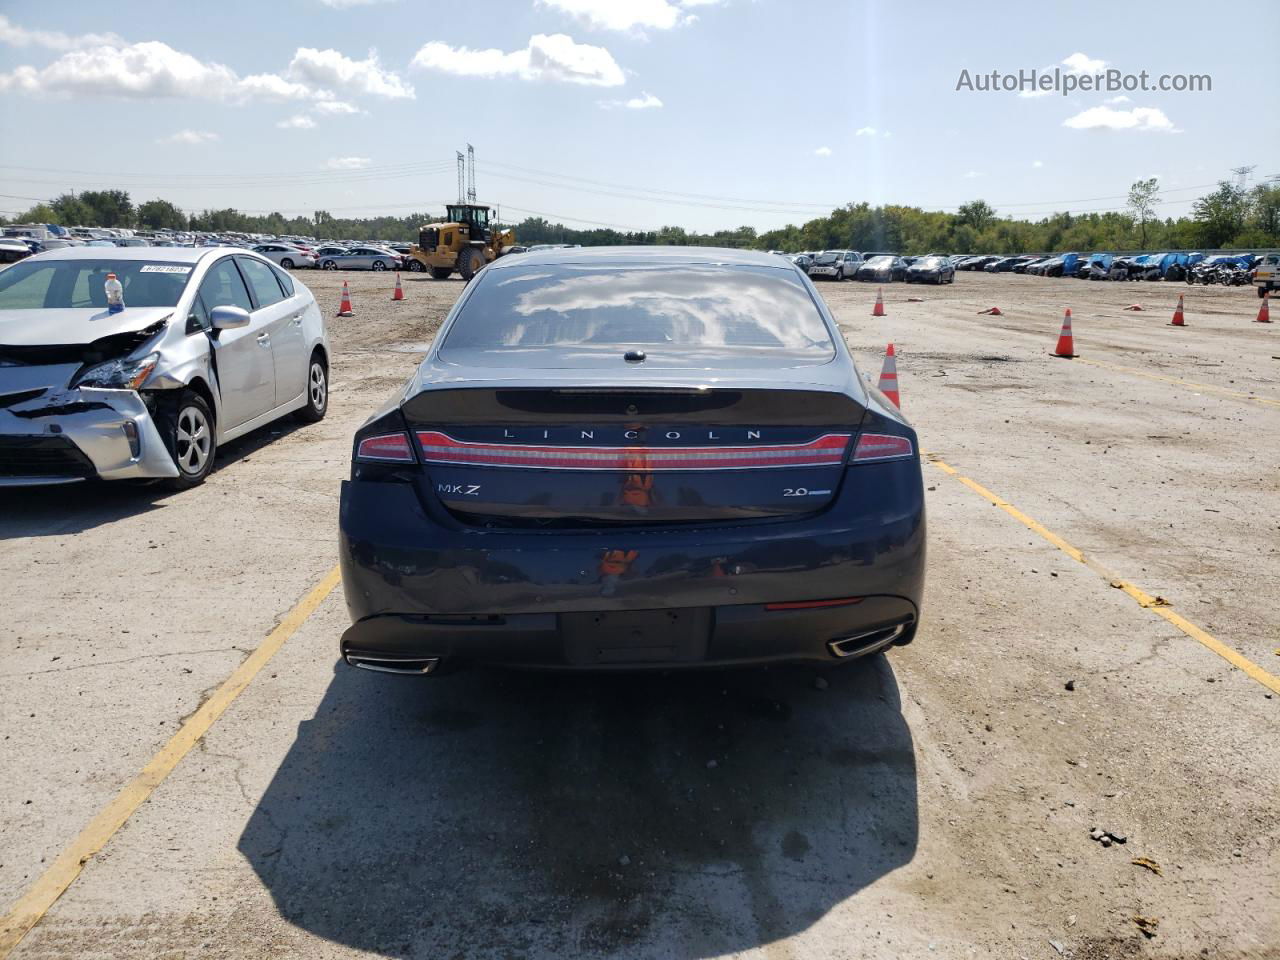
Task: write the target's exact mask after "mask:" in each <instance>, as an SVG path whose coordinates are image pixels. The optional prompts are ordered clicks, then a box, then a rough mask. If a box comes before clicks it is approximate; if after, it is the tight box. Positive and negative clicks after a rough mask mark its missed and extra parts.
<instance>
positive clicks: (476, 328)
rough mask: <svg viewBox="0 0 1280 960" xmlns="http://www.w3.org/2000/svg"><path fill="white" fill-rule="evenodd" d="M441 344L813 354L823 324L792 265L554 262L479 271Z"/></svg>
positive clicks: (824, 339) (817, 353) (824, 350)
mask: <svg viewBox="0 0 1280 960" xmlns="http://www.w3.org/2000/svg"><path fill="white" fill-rule="evenodd" d="M477 284H478V285H477V287H476V289H475V291H474V292H473V293H472V294H471V296H470V297H469V298H468V299H467V301H466V303H465V305H464V306H463V308H462V312H461V313H460V314H459V316H458V317H457V319H456V320H455V321H454V323H453V326H452V327H451V328H450V330H449V333H448V336H447V337H446V339H445V342H444V346H443V350H444V351H445V352H449V351H454V350H486V351H490V352H493V351H499V352H501V351H510V352H511V353H513V354H514V353H520V352H528V351H530V350H537V349H540V348H553V349H566V348H578V349H581V350H584V351H589V350H594V349H596V348H598V349H599V350H601V351H609V352H614V351H617V349H618V348H619V347H624V348H625V347H629V346H632V345H635V346H639V347H645V348H648V349H649V350H650V352H662V353H664V354H671V353H678V352H680V351H681V350H696V351H700V352H705V351H707V350H711V351H712V352H715V351H716V350H720V349H724V350H725V352H734V353H737V352H741V351H758V352H760V353H762V354H768V355H770V356H774V355H786V356H789V357H791V358H794V359H803V360H809V361H822V360H827V359H830V358H831V357H833V356H834V355H835V348H834V346H833V345H832V342H831V338H830V336H829V335H828V333H827V328H826V324H825V323H824V322H823V320H822V315H821V314H820V313H819V312H818V308H817V305H816V304H815V303H814V302H813V298H812V297H811V296H810V295H809V293H808V291H807V290H806V289H805V288H804V286H803V284H802V283H801V281H800V278H799V275H798V274H797V273H795V272H794V271H793V270H792V269H791V268H782V269H779V268H777V267H755V266H722V265H713V264H681V265H671V264H661V265H626V266H620V265H616V264H611V265H590V266H588V265H582V264H555V265H544V266H533V265H531V266H528V267H513V268H507V269H500V270H486V271H484V273H482V274H481V275H480V277H479V278H477Z"/></svg>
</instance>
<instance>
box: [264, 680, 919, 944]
mask: <svg viewBox="0 0 1280 960" xmlns="http://www.w3.org/2000/svg"><path fill="white" fill-rule="evenodd" d="M825 676H826V679H827V681H828V682H829V687H827V688H826V689H819V687H820V686H821V684H815V682H814V673H813V671H811V670H804V669H800V668H774V669H769V670H752V671H735V672H724V673H698V674H683V675H680V674H677V675H674V676H672V675H667V676H661V675H629V676H628V675H622V676H616V675H614V676H548V675H541V674H525V673H516V672H506V671H473V672H469V673H464V674H458V675H454V676H449V677H441V678H439V679H436V680H430V681H425V682H422V681H417V680H413V679H406V678H401V677H385V676H378V675H373V674H368V673H362V672H360V671H356V670H352V669H350V668H348V667H345V666H339V667H338V668H337V671H336V673H335V675H334V679H333V682H332V683H331V684H330V686H329V689H328V691H327V692H326V695H325V697H324V700H323V701H322V703H321V704H320V707H319V709H318V710H317V712H316V714H315V716H314V717H313V718H312V719H310V720H307V721H304V722H303V723H302V724H300V725H299V729H298V737H297V740H296V741H295V742H294V744H293V745H292V747H291V748H290V750H289V753H288V755H287V756H286V758H285V760H284V762H283V763H282V765H281V767H280V769H279V770H278V771H277V772H276V774H275V776H274V778H273V780H272V782H271V784H270V786H269V787H268V789H267V791H266V793H265V794H264V796H263V797H262V799H261V801H260V803H259V804H258V806H257V807H256V808H255V810H254V813H253V814H252V816H251V818H250V821H249V823H248V825H247V826H246V828H245V831H244V833H243V835H242V836H241V838H240V841H239V850H240V852H241V853H242V854H243V855H244V856H245V857H246V858H247V859H248V861H249V863H250V864H252V866H253V868H254V870H255V871H256V872H257V873H258V875H259V876H260V877H261V880H262V882H263V884H264V885H265V886H266V888H267V889H268V890H269V891H270V893H271V895H272V897H273V899H274V901H275V904H276V906H277V908H278V909H279V911H280V913H281V915H282V916H283V917H284V918H285V919H286V920H287V921H288V922H290V923H292V924H295V925H296V926H298V927H299V928H301V929H303V930H306V931H308V932H309V933H311V934H314V935H317V936H321V937H324V938H326V939H328V940H331V941H335V942H337V943H340V944H344V945H346V946H349V947H353V948H357V949H360V950H364V951H370V952H373V953H377V954H381V955H384V956H391V957H402V956H407V957H424V958H425V957H432V958H434V957H447V956H467V957H482V956H483V957H487V956H493V957H508V956H517V955H519V956H528V957H533V956H547V957H560V956H568V955H582V954H595V955H606V956H608V955H619V956H621V955H625V956H680V957H711V956H719V955H723V954H730V953H735V952H737V951H741V950H746V949H749V948H751V947H755V946H759V945H762V944H767V943H771V942H773V941H776V940H779V939H781V938H784V937H787V936H789V935H791V934H793V933H796V932H798V931H801V930H804V929H806V928H808V927H809V926H811V925H812V924H813V923H815V922H816V921H817V920H819V919H820V918H822V917H823V916H824V915H825V914H826V913H827V912H828V911H830V910H831V909H832V908H833V907H835V906H836V905H838V904H839V903H841V902H842V901H844V900H846V899H848V898H849V897H851V896H853V895H854V894H856V893H857V892H858V891H859V890H861V889H862V888H864V887H866V886H867V885H868V884H870V883H872V882H874V881H876V880H877V879H879V878H880V877H883V876H884V875H886V874H887V873H889V872H891V871H893V870H894V869H896V868H898V867H900V866H902V865H904V864H906V863H908V862H909V861H910V860H911V858H912V857H913V855H914V853H915V849H916V842H917V833H918V826H917V809H916V770H915V758H914V753H913V749H912V739H911V733H910V731H909V729H908V728H907V724H906V721H905V720H904V719H903V717H902V714H901V712H900V701H899V695H898V689H897V683H896V680H895V678H894V675H893V671H892V669H891V668H890V667H889V665H888V661H887V660H886V659H885V658H884V657H879V656H878V657H874V658H872V659H871V660H869V661H867V662H866V663H862V664H853V665H850V666H848V667H846V668H842V669H836V670H832V671H830V672H829V673H827V674H826V675H825Z"/></svg>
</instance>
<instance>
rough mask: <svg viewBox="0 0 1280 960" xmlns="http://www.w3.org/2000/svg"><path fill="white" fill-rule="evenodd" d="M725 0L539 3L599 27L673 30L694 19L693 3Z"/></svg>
mask: <svg viewBox="0 0 1280 960" xmlns="http://www.w3.org/2000/svg"><path fill="white" fill-rule="evenodd" d="M720 2H722V0H537V3H538V5H539V6H543V7H551V8H552V9H554V10H559V11H560V12H561V13H567V14H569V15H570V16H572V17H576V18H577V19H578V20H581V21H582V22H583V23H585V24H586V25H587V26H589V27H591V28H593V29H596V30H645V29H650V30H670V29H671V28H673V27H679V26H683V25H686V24H690V23H693V22H694V21H695V20H697V19H698V17H697V15H696V14H692V13H686V12H685V9H686V8H689V7H703V6H710V5H711V4H714V3H720Z"/></svg>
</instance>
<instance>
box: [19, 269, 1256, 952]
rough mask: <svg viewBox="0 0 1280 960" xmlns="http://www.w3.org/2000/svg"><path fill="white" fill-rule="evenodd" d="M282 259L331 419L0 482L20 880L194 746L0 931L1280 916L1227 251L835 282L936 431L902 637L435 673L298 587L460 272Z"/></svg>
mask: <svg viewBox="0 0 1280 960" xmlns="http://www.w3.org/2000/svg"><path fill="white" fill-rule="evenodd" d="M299 276H300V277H301V278H302V279H303V280H304V281H305V282H306V283H307V284H308V285H309V286H311V288H312V289H313V290H314V291H315V293H316V295H317V297H318V298H319V299H320V301H321V304H322V306H323V307H324V309H325V312H326V314H327V315H328V316H329V317H330V318H331V319H330V321H329V330H330V336H331V338H332V343H333V350H334V357H333V370H332V392H331V406H330V411H329V416H328V417H327V419H325V420H324V421H323V422H322V423H320V424H318V425H315V426H306V427H304V426H301V425H297V424H294V423H292V422H285V423H281V424H278V425H275V426H272V427H268V428H266V429H264V430H261V431H259V432H258V433H256V434H253V435H251V436H249V437H247V438H245V439H243V440H241V441H238V442H235V443H232V444H231V445H229V446H228V447H226V448H224V449H223V450H222V451H220V462H219V469H218V470H217V471H216V472H215V473H214V474H213V475H212V476H211V477H210V479H209V480H208V482H207V483H206V484H205V485H204V486H202V487H200V488H197V489H195V490H192V491H189V492H184V493H179V494H171V493H167V492H162V491H159V490H157V489H155V488H150V487H124V486H105V485H98V486H91V487H90V486H86V487H81V488H55V489H48V490H36V491H25V492H12V491H11V492H6V493H3V494H0V538H2V539H0V583H3V585H4V589H3V596H4V604H3V608H4V612H5V617H6V620H7V621H8V622H9V623H10V624H11V626H10V628H9V629H10V635H9V636H10V640H9V643H8V647H7V651H6V656H5V658H4V664H3V669H2V672H0V722H2V723H3V730H4V734H3V737H4V739H3V745H4V749H3V751H0V804H2V805H3V811H4V817H3V820H2V821H0V850H2V851H3V853H2V854H0V897H2V898H3V900H4V902H5V903H6V904H10V905H12V904H14V903H15V902H17V901H18V900H19V898H20V897H22V896H23V895H24V894H25V893H27V892H28V891H29V890H32V889H33V888H34V889H36V890H40V889H47V884H48V882H49V881H48V880H47V879H44V880H42V877H47V874H46V871H49V870H50V868H51V867H53V868H55V869H58V858H59V856H60V854H62V853H63V851H65V850H68V849H76V848H73V847H72V844H73V842H75V841H76V839H77V837H78V836H79V835H81V831H82V830H85V828H86V825H90V824H91V821H93V820H94V818H95V816H96V815H97V814H98V813H99V811H102V810H103V809H104V808H107V807H108V805H109V804H111V803H112V802H113V800H114V799H115V798H117V797H118V796H119V795H120V794H121V791H122V790H125V789H126V788H127V785H129V784H130V782H131V781H132V780H133V778H135V777H136V776H138V774H139V772H140V771H143V770H144V768H146V767H147V765H148V764H149V763H151V762H152V761H153V758H154V757H156V756H157V755H158V754H160V755H164V756H166V757H167V758H168V759H169V760H171V761H172V762H173V763H172V764H170V765H173V764H176V766H173V770H172V773H171V774H170V775H169V776H168V777H167V779H163V782H161V783H160V784H159V786H158V787H157V788H156V789H155V790H154V792H153V793H149V794H145V796H146V799H145V802H143V803H142V804H141V806H140V807H138V809H137V811H136V812H135V813H134V814H133V815H132V817H130V818H129V819H128V820H127V822H125V823H124V825H123V826H122V827H120V828H119V829H118V830H115V829H114V826H112V825H110V824H108V825H106V826H104V825H103V824H102V822H101V821H99V824H98V826H96V827H91V828H90V832H92V831H94V830H96V831H97V833H96V834H94V835H93V836H90V837H89V838H88V840H89V841H94V840H95V838H96V840H97V841H99V842H98V844H97V845H98V846H100V847H101V850H100V852H97V853H96V854H94V855H93V856H92V857H90V859H89V860H88V861H87V863H86V864H85V866H84V870H83V873H81V874H80V875H79V877H78V879H76V880H75V882H74V883H73V884H72V885H71V886H70V887H69V889H68V890H67V891H66V893H65V894H64V895H63V896H62V897H61V898H60V899H58V900H57V902H56V903H54V904H53V906H52V907H51V908H50V909H49V910H48V911H47V913H44V914H43V915H42V918H41V919H40V920H39V922H38V923H37V924H36V925H35V926H34V928H33V929H32V930H31V931H30V933H29V934H28V935H27V936H26V938H25V939H24V940H23V941H22V943H21V944H20V945H19V946H18V947H17V949H16V950H15V951H14V952H13V956H14V957H21V958H39V957H78V958H98V957H103V958H105V957H125V956H127V957H195V956H200V957H235V958H241V957H255V958H256V957H302V956H305V957H326V958H328V957H356V956H386V957H422V958H438V957H495V958H497V957H529V958H538V957H562V956H576V955H589V956H596V955H599V956H617V957H624V956H625V957H655V958H656V957H719V956H752V957H756V956H760V957H770V958H786V957H795V958H801V957H813V958H819V957H821V958H827V957H837V956H840V957H858V958H863V957H884V958H900V957H935V956H936V957H969V956H976V957H996V958H1010V960H1015V958H1020V957H1028V958H1038V957H1044V958H1054V957H1058V956H1074V957H1076V958H1081V960H1084V958H1103V957H1129V956H1142V957H1160V958H1182V957H1194V956H1202V955H1203V956H1208V957H1216V958H1238V957H1257V958H1263V957H1276V956H1280V741H1278V740H1277V738H1276V735H1275V732H1276V730H1277V721H1278V720H1280V712H1278V711H1280V693H1278V692H1277V691H1280V680H1277V679H1276V676H1277V674H1280V656H1278V654H1280V612H1278V611H1277V600H1278V599H1280V597H1278V596H1277V587H1276V585H1277V584H1280V520H1278V519H1277V510H1276V506H1277V503H1278V502H1280V500H1278V499H1277V495H1278V494H1280V473H1278V472H1277V464H1278V463H1280V332H1278V331H1280V326H1276V325H1272V326H1265V325H1261V324H1254V323H1253V322H1252V320H1253V318H1254V316H1255V315H1256V313H1257V309H1258V300H1257V299H1256V297H1255V296H1254V293H1253V290H1252V288H1249V287H1239V288H1202V287H1187V286H1185V285H1182V284H1166V283H1128V284H1125V283H1105V282H1103V283H1098V282H1088V281H1080V280H1062V279H1042V278H1035V277H1024V276H1015V275H1010V274H1002V275H984V274H972V273H961V274H959V275H958V277H957V280H956V283H955V284H954V285H951V286H944V287H932V286H923V287H921V286H914V285H913V286H906V285H903V284H893V285H891V286H888V287H886V288H885V300H886V306H887V312H888V315H887V316H885V317H872V316H871V315H870V314H871V304H872V302H873V301H874V298H875V287H874V286H870V285H867V284H857V283H838V284H837V283H827V284H823V285H822V286H820V290H821V292H822V294H823V295H824V296H825V297H826V298H827V300H828V302H829V304H830V305H831V307H832V310H833V311H834V313H835V314H836V316H837V317H838V319H839V320H840V322H841V325H842V327H843V329H844V332H845V335H846V338H847V340H848V342H849V344H850V346H851V348H852V349H853V351H854V353H855V356H856V357H857V359H858V361H859V363H860V364H861V366H862V369H863V371H864V373H866V374H867V375H868V376H870V377H871V378H872V379H873V380H874V378H875V377H876V375H877V374H878V372H879V367H880V358H881V356H882V354H883V352H884V348H885V345H886V343H888V342H890V341H892V342H893V343H894V344H895V346H896V348H897V351H898V373H899V378H900V384H901V391H902V401H903V408H904V410H905V411H906V413H907V414H908V416H910V417H911V418H912V420H913V422H914V424H915V425H916V427H917V428H918V430H919V432H920V436H921V441H922V443H923V444H924V445H925V447H926V451H927V454H928V458H929V459H930V460H931V461H933V465H932V466H927V467H926V477H925V479H926V484H927V488H928V494H927V496H928V498H929V500H928V503H929V508H930V517H929V523H930V538H931V543H930V572H929V583H928V593H927V598H926V606H925V609H924V618H923V622H922V626H921V630H920V632H919V635H918V637H917V639H916V642H915V643H914V644H913V645H911V646H909V647H905V648H901V649H896V650H892V651H891V652H890V653H889V654H888V655H886V656H879V657H875V658H873V659H872V660H870V661H867V662H865V663H860V664H857V665H854V666H852V667H849V668H842V669H835V670H831V671H829V672H827V673H825V674H823V675H821V676H819V675H817V674H815V673H814V672H813V671H809V670H801V669H772V670H767V671H750V672H734V673H720V674H709V675H698V676H678V677H610V678H554V677H552V678H549V677H543V676H527V675H523V674H515V673H506V672H501V671H471V672H467V673H463V674H459V675H457V676H453V677H448V678H441V679H440V680H438V681H424V682H418V681H412V680H406V679H403V678H398V677H385V676H378V675H371V674H366V673H361V672H359V671H355V670H351V669H349V668H346V667H342V666H339V665H337V656H336V654H337V638H338V635H339V633H340V632H341V630H342V629H344V628H345V626H346V624H347V619H346V612H345V609H344V607H343V603H342V599H341V590H335V591H333V592H330V593H327V594H325V593H324V591H323V590H322V591H320V593H319V594H312V599H313V601H318V606H316V607H315V610H314V612H313V613H311V615H310V616H307V617H305V619H304V618H302V617H301V616H300V615H299V616H296V617H293V618H292V619H290V616H289V615H290V611H294V610H296V608H297V605H298V604H299V602H300V601H303V600H304V598H306V597H307V596H308V594H309V592H311V591H313V588H314V587H315V586H316V584H317V583H321V582H322V581H323V580H324V578H325V577H326V575H327V574H329V572H330V571H331V569H332V568H333V565H334V563H335V557H336V549H335V540H336V526H337V517H336V513H337V494H338V481H339V480H340V479H341V478H342V477H343V476H344V474H345V472H346V470H347V462H348V457H349V452H350V437H351V434H352V432H353V430H354V429H355V428H356V426H357V425H358V424H359V423H360V422H361V421H362V420H363V419H364V418H365V417H366V416H367V415H368V413H370V412H371V411H372V410H373V409H374V408H375V407H376V406H378V405H379V404H381V403H382V402H383V401H384V400H386V399H387V398H389V397H390V396H391V395H392V394H393V393H394V392H395V391H396V390H397V388H398V387H399V386H400V384H402V382H403V381H404V379H405V378H406V376H407V375H408V374H409V372H410V371H411V370H412V369H413V366H414V365H415V363H416V361H417V358H418V355H419V353H420V352H421V350H422V349H424V348H425V345H426V344H427V343H428V342H429V341H430V339H431V337H432V336H433V334H434V332H435V330H436V329H437V327H438V325H439V323H440V321H441V319H442V318H443V317H444V315H445V314H446V312H447V311H448V309H449V307H450V305H451V304H452V302H453V301H454V299H455V298H456V296H457V295H458V293H459V292H460V291H461V290H462V289H463V285H462V283H461V282H460V281H458V280H450V281H434V280H431V279H426V278H423V277H422V276H421V275H418V274H405V275H404V277H403V282H404V288H405V293H406V298H407V299H406V300H405V301H404V302H402V303H393V302H392V301H391V288H392V285H393V282H394V280H393V278H389V277H387V276H383V275H377V274H367V273H356V274H349V275H346V276H345V279H347V280H349V282H350V284H351V293H352V297H353V300H354V306H355V312H356V315H355V317H353V318H349V319H336V318H333V315H334V314H335V313H336V312H337V306H338V299H339V293H340V288H341V283H342V280H343V279H344V275H342V274H326V273H307V274H300V275H299ZM1179 293H1182V294H1185V295H1186V310H1187V323H1188V326H1187V327H1186V328H1182V329H1179V328H1174V327H1171V326H1169V325H1168V321H1169V318H1170V315H1171V313H1172V310H1173V306H1174V303H1175V301H1176V299H1177V295H1178V294H1179ZM908 298H922V299H921V302H908ZM1135 302H1136V303H1138V304H1141V305H1142V306H1143V307H1144V308H1145V309H1144V310H1143V311H1141V312H1130V311H1126V310H1125V309H1124V308H1125V307H1127V306H1129V305H1130V304H1132V303H1135ZM991 306H999V307H1000V309H1001V311H1002V314H1003V315H1002V316H987V315H980V314H979V311H980V310H983V309H985V308H988V307H991ZM1066 307H1070V308H1071V309H1072V312H1073V314H1074V329H1075V338H1076V349H1077V352H1078V353H1079V354H1080V357H1079V359H1077V360H1072V361H1066V360H1059V359H1053V358H1051V357H1050V356H1049V352H1050V350H1051V349H1052V347H1053V345H1054V343H1055V341H1056V338H1057V335H1058V328H1059V325H1060V323H1061V316H1062V312H1063V309H1064V308H1066ZM1074 550H1078V551H1080V554H1079V557H1078V558H1077V556H1076V555H1074V554H1073V551H1074ZM305 612H306V610H305V609H304V610H303V611H302V613H305ZM281 623H283V624H284V629H283V632H279V631H278V632H277V633H276V634H275V635H274V636H275V637H276V638H277V640H278V639H280V638H285V639H286V640H287V642H284V644H283V646H282V647H281V648H280V650H279V652H278V653H277V654H276V655H275V656H274V657H273V658H272V659H271V660H270V661H269V662H268V663H267V664H266V665H265V666H264V667H263V668H262V669H261V671H260V672H258V673H257V674H256V676H254V677H253V678H252V682H251V683H249V685H248V686H247V687H246V688H245V689H244V691H243V693H241V694H240V695H239V696H238V697H236V698H235V699H234V700H233V701H232V702H230V705H229V706H228V707H227V709H226V712H225V713H224V714H222V716H221V717H220V719H218V720H217V722H216V723H214V724H213V725H212V726H211V727H210V728H209V730H208V732H207V734H205V735H204V736H203V737H202V738H201V739H200V740H199V741H198V742H197V743H196V744H195V745H194V746H193V747H191V749H190V750H189V752H184V753H181V754H177V755H175V754H172V753H170V754H164V751H165V750H166V744H168V743H169V742H170V740H171V738H173V737H174V735H175V734H176V733H178V732H179V729H180V727H181V726H182V725H183V723H184V721H186V720H188V718H192V717H193V715H196V716H198V715H197V710H198V708H200V706H201V704H202V703H204V702H205V701H206V699H207V698H209V697H210V696H211V695H212V694H213V693H214V691H215V690H217V689H218V688H219V685H221V684H222V683H223V681H224V680H225V679H226V678H227V677H228V676H229V675H231V674H232V673H233V671H235V670H236V669H237V667H239V666H240V665H241V664H242V663H243V662H244V661H245V658H246V657H247V656H248V655H249V654H250V652H251V651H253V650H254V649H255V648H257V647H258V646H259V644H261V643H262V642H263V641H264V638H265V637H267V636H268V634H270V633H271V632H272V631H273V629H275V628H276V627H277V624H281ZM295 627H296V629H294V628H295ZM1232 651H1234V653H1235V654H1236V655H1237V656H1238V657H1243V658H1246V661H1247V662H1244V663H1242V662H1241V661H1239V660H1237V661H1236V662H1235V664H1234V665H1233V663H1232V662H1230V661H1229V660H1228V659H1226V657H1227V656H1230V655H1231V652H1232ZM1224 655H1225V656H1224ZM169 749H171V750H172V749H175V748H169ZM162 766H163V765H162ZM155 779H159V778H158V777H153V778H152V780H150V781H147V780H146V778H144V783H143V787H144V788H145V790H149V789H150V787H151V786H152V785H154V780H155ZM135 787H136V785H135ZM130 789H134V788H130ZM1206 796H1208V797H1212V798H1213V799H1212V802H1211V803H1206V802H1205V798H1206ZM1095 828H1098V829H1101V830H1102V831H1107V832H1108V836H1107V838H1106V840H1107V841H1108V843H1109V845H1104V842H1103V840H1101V839H1099V840H1095V839H1093V838H1092V837H1091V831H1092V830H1094V829H1095ZM1112 837H1114V838H1115V839H1114V840H1113V839H1112ZM1121 838H1123V839H1121ZM81 839H82V841H83V840H85V838H84V837H83V836H82V837H81ZM1138 860H1144V861H1146V865H1144V864H1143V863H1136V862H1135V861H1138ZM64 861H65V858H64ZM64 866H65V862H64ZM71 869H72V874H74V867H72V868H71ZM42 884H44V885H45V886H42ZM6 909H9V908H6ZM1135 918H1140V919H1142V920H1143V923H1140V922H1139V921H1137V920H1135ZM9 919H10V920H12V919H13V917H12V915H10V917H9ZM1148 919H1149V920H1154V921H1158V923H1157V924H1156V925H1155V926H1154V927H1153V926H1152V925H1151V924H1149V923H1146V922H1145V921H1146V920H1148ZM1144 924H1145V925H1146V926H1147V929H1148V931H1149V932H1150V933H1152V934H1154V936H1152V937H1150V938H1149V937H1148V936H1147V935H1146V934H1144V932H1143V930H1142V929H1141V928H1142V926H1143V925H1144ZM0 943H3V941H0ZM2 952H3V951H2V950H0V953H2Z"/></svg>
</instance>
